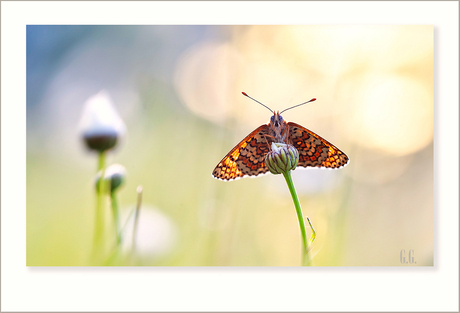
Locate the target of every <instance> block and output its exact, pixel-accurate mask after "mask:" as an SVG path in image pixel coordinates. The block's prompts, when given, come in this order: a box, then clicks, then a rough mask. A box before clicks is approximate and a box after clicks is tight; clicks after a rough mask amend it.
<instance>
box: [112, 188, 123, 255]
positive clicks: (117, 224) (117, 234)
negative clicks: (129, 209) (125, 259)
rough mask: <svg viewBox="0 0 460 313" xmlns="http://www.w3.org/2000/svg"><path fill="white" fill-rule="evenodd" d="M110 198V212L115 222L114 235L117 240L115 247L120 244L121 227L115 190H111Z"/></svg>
mask: <svg viewBox="0 0 460 313" xmlns="http://www.w3.org/2000/svg"><path fill="white" fill-rule="evenodd" d="M110 199H111V200H112V201H111V202H112V212H113V219H114V222H115V227H114V228H115V237H116V240H117V247H118V246H119V245H120V244H121V229H120V210H119V208H118V201H117V196H116V195H115V192H114V191H112V192H111V193H110Z"/></svg>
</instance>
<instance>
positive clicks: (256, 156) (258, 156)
mask: <svg viewBox="0 0 460 313" xmlns="http://www.w3.org/2000/svg"><path fill="white" fill-rule="evenodd" d="M267 134H268V125H262V126H260V127H258V128H257V129H256V130H254V131H253V132H252V133H250V134H249V135H247V136H246V138H244V139H243V140H242V141H241V142H240V143H239V144H237V145H236V146H235V147H234V148H233V149H232V150H231V151H230V152H229V153H228V154H227V155H226V156H225V157H224V158H223V159H222V161H220V162H219V164H217V166H216V168H215V169H214V171H212V176H213V177H214V178H217V179H220V180H232V179H237V178H241V177H244V176H257V175H260V174H264V173H266V172H268V168H267V166H266V165H265V155H266V154H267V153H268V151H269V150H270V148H269V146H268V144H267V140H266V139H265V135H267Z"/></svg>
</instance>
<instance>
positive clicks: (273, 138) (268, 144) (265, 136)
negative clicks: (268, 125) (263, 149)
mask: <svg viewBox="0 0 460 313" xmlns="http://www.w3.org/2000/svg"><path fill="white" fill-rule="evenodd" d="M267 137H269V138H272V140H271V142H275V140H276V139H275V137H273V136H270V135H267V134H265V135H264V138H265V141H266V142H267V146H268V148H269V149H271V145H270V142H268V139H267Z"/></svg>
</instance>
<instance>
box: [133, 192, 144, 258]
mask: <svg viewBox="0 0 460 313" xmlns="http://www.w3.org/2000/svg"><path fill="white" fill-rule="evenodd" d="M136 191H137V204H136V211H135V213H134V226H133V239H132V243H131V252H134V250H135V247H136V233H137V224H138V221H139V211H140V210H141V204H142V186H138V187H137V190H136Z"/></svg>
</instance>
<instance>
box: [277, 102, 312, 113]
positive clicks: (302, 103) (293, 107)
mask: <svg viewBox="0 0 460 313" xmlns="http://www.w3.org/2000/svg"><path fill="white" fill-rule="evenodd" d="M315 100H316V98H313V99H311V100H309V101H307V102H304V103H301V104H297V105H294V106H293V107H290V108H287V109H284V110H283V111H281V112H280V114H281V113H283V112H286V111H287V110H290V109H293V108H295V107H298V106H301V105H304V104H307V103H308V102H312V101H315Z"/></svg>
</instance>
